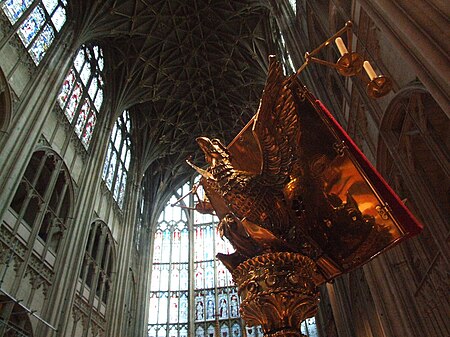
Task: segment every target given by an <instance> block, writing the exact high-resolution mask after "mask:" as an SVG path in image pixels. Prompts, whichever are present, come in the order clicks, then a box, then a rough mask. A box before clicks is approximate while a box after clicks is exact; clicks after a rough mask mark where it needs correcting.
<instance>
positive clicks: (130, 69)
mask: <svg viewBox="0 0 450 337" xmlns="http://www.w3.org/2000/svg"><path fill="white" fill-rule="evenodd" d="M71 3H72V7H71V8H70V10H71V11H72V13H73V16H74V18H75V20H74V21H75V36H76V39H77V41H76V43H77V45H80V44H82V43H87V42H92V41H93V42H96V43H98V44H99V45H100V46H102V48H103V49H104V53H105V60H106V64H107V67H108V69H109V72H110V73H109V75H108V76H107V80H106V82H107V84H106V85H107V90H109V92H110V98H111V105H112V107H113V111H114V113H115V115H118V114H120V113H121V112H122V111H123V109H129V110H130V113H131V116H132V120H133V127H134V129H133V130H134V131H133V142H134V154H135V156H136V158H138V162H139V165H141V172H147V175H149V176H155V175H156V176H159V180H167V179H169V178H170V179H172V181H173V182H172V183H171V184H170V185H173V184H175V185H176V184H179V183H181V181H182V180H183V179H185V178H186V177H187V174H189V173H192V171H191V169H190V168H189V167H187V165H186V164H185V162H184V160H185V159H186V158H187V157H188V156H189V155H192V154H194V153H198V154H199V151H198V149H197V145H196V143H195V138H196V137H197V136H199V135H207V136H213V137H219V138H222V139H223V140H224V141H225V142H228V141H230V140H231V139H232V138H233V137H234V135H235V134H236V133H237V132H238V131H239V129H240V128H241V127H242V126H244V125H245V123H246V122H247V121H248V120H249V118H250V117H251V115H252V114H253V113H254V112H255V111H256V108H257V105H258V102H259V98H260V96H261V92H262V88H263V85H264V82H265V77H266V69H267V63H268V55H269V54H271V53H276V47H275V46H276V43H275V42H274V40H275V38H274V37H273V36H274V33H273V32H274V31H276V30H275V29H274V27H273V20H272V19H271V16H270V5H269V4H268V3H267V2H265V1H244V0H241V1H236V0H228V1H223V0H220V1H219V0H218V1H211V0H190V1H181V0H164V1H150V0H120V1H119V0H118V1H94V0H89V1H86V0H84V1H81V0H79V1H72V2H71ZM161 175H164V176H167V179H163V178H161Z"/></svg>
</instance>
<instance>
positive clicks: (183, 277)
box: [149, 184, 241, 337]
mask: <svg viewBox="0 0 450 337" xmlns="http://www.w3.org/2000/svg"><path fill="white" fill-rule="evenodd" d="M190 190H191V184H186V185H184V186H183V187H182V188H180V189H179V190H178V191H177V192H176V193H175V194H174V195H173V196H172V198H171V200H170V201H169V202H168V204H167V206H166V207H165V209H164V211H163V212H162V213H161V215H160V217H159V219H158V223H157V227H156V230H155V233H154V241H153V257H152V259H153V268H152V275H151V276H152V277H151V280H152V281H151V286H150V289H151V296H150V307H151V308H150V318H149V336H151V334H150V331H151V333H153V331H156V328H157V325H161V324H165V326H166V330H165V331H168V332H169V336H170V335H171V334H172V333H173V334H174V336H178V333H179V334H180V336H182V332H183V331H184V330H183V329H184V328H183V326H182V325H181V323H188V317H189V316H188V312H189V311H192V312H193V316H194V317H193V318H194V322H193V323H194V331H192V332H191V333H190V334H189V335H191V336H208V337H210V336H216V331H217V334H218V335H217V336H219V335H220V337H230V336H232V335H231V333H232V332H233V331H235V332H236V333H237V334H236V335H235V336H236V337H240V336H241V320H240V318H239V299H238V296H237V290H236V288H235V287H234V286H233V285H232V283H231V275H229V272H228V270H227V269H226V268H225V267H224V266H223V265H222V264H221V263H220V262H219V261H217V260H216V258H215V255H216V254H217V253H218V252H222V253H227V252H228V253H231V252H232V251H233V249H232V247H231V245H230V244H229V243H228V242H224V241H222V240H221V239H220V237H219V235H218V233H217V231H216V229H215V228H216V225H217V218H216V217H213V216H212V215H205V214H200V213H198V212H196V211H193V210H190V208H192V207H193V206H194V205H193V204H189V202H192V200H191V201H189V200H190V199H184V200H183V202H185V204H184V208H181V207H172V206H170V205H171V204H173V203H174V202H175V201H176V200H177V199H179V198H180V197H181V196H183V195H186V194H187V193H188V192H189V191H190ZM198 192H199V193H200V194H202V192H201V188H200V189H199V191H198ZM186 202H187V203H188V204H186ZM186 207H187V208H186ZM188 214H189V216H188ZM191 217H192V220H193V221H192V223H188V220H187V219H188V218H191ZM189 235H191V236H192V239H193V242H192V243H191V244H192V246H193V248H192V253H190V250H189ZM189 260H193V261H192V264H193V269H189V263H188V261H189ZM165 268H167V270H168V273H165V271H164V270H165ZM189 275H192V277H193V279H194V284H192V285H191V286H193V288H194V289H193V296H192V298H191V299H190V300H189V297H188V294H189V292H188V286H189ZM166 276H167V277H168V278H169V279H168V280H167V283H165V282H166V280H165V277H166ZM163 279H164V280H163ZM167 285H168V288H167ZM161 292H164V293H165V294H167V296H168V297H169V306H164V308H165V310H166V311H168V312H169V317H168V319H167V320H166V321H161V320H160V319H159V318H160V315H159V313H157V312H156V311H155V310H159V309H160V305H159V303H158V304H156V303H155V302H156V301H157V300H159V299H160V298H161V297H157V296H156V294H158V293H161ZM164 305H165V304H164ZM190 308H191V309H190ZM152 312H153V314H152ZM232 314H233V315H232ZM156 315H157V316H158V319H157V320H156V319H155V318H154V317H155V316H156ZM236 326H238V328H236ZM188 332H189V331H185V332H184V333H188Z"/></svg>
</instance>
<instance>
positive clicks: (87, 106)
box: [57, 45, 104, 150]
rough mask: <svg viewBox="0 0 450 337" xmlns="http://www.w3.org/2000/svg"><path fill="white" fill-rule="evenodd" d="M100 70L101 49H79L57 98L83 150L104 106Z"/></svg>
mask: <svg viewBox="0 0 450 337" xmlns="http://www.w3.org/2000/svg"><path fill="white" fill-rule="evenodd" d="M103 66H104V63H103V51H102V50H101V48H99V47H98V46H95V45H83V46H81V48H80V49H79V50H78V52H77V54H76V56H75V58H74V61H73V65H72V67H71V68H70V70H69V72H68V74H67V76H66V78H65V79H64V82H63V84H62V87H61V90H60V92H59V94H58V98H57V101H58V105H59V107H60V108H61V109H62V110H63V111H64V114H65V116H66V118H67V120H68V121H69V123H70V124H71V126H72V127H73V129H74V132H75V134H76V135H77V137H78V138H79V139H80V141H81V143H82V144H83V146H84V147H85V149H86V150H87V149H88V148H89V144H90V142H91V139H92V135H93V133H94V127H95V124H96V122H97V117H98V113H99V111H100V108H101V106H102V103H103V88H104V81H103Z"/></svg>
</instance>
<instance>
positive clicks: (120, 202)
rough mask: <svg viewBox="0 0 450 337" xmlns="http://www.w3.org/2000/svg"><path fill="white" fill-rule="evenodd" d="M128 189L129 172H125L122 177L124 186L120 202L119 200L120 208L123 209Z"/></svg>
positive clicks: (121, 189) (121, 188)
mask: <svg viewBox="0 0 450 337" xmlns="http://www.w3.org/2000/svg"><path fill="white" fill-rule="evenodd" d="M126 187H127V172H126V171H124V172H123V176H122V184H121V185H120V191H119V200H118V203H119V206H120V208H122V206H123V201H124V200H125V191H126Z"/></svg>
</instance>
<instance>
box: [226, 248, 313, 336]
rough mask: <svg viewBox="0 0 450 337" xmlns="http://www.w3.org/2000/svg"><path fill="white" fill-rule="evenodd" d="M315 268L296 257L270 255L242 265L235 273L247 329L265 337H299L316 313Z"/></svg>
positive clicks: (283, 254)
mask: <svg viewBox="0 0 450 337" xmlns="http://www.w3.org/2000/svg"><path fill="white" fill-rule="evenodd" d="M314 279H316V265H315V263H314V262H313V261H312V260H311V259H309V258H308V257H306V256H303V255H301V254H295V253H287V252H286V253H268V254H264V255H260V256H257V257H255V258H252V259H249V260H247V261H245V262H243V263H241V264H240V265H239V266H238V267H237V268H236V269H235V270H234V272H233V280H234V281H235V282H236V284H237V285H238V289H239V295H240V297H241V305H240V313H241V316H242V318H243V319H244V320H245V322H246V324H247V325H248V326H254V325H261V327H262V329H263V332H264V334H265V336H266V337H276V336H277V337H281V336H284V337H287V336H289V337H300V336H302V334H301V333H300V324H301V322H302V321H304V320H305V319H307V318H309V317H313V316H314V315H315V314H316V312H317V305H318V302H319V292H318V290H317V287H316V284H315V283H314V281H313V280H314Z"/></svg>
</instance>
